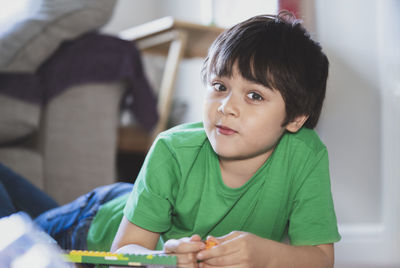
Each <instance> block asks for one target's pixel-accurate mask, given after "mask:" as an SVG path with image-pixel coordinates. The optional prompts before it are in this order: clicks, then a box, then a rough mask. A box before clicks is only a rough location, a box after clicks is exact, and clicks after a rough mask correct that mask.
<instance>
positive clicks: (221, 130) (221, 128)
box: [216, 125, 237, 135]
mask: <svg viewBox="0 0 400 268" xmlns="http://www.w3.org/2000/svg"><path fill="white" fill-rule="evenodd" d="M216 128H217V132H218V133H219V134H222V135H233V134H235V133H237V131H236V130H234V129H231V128H229V127H227V126H223V125H216Z"/></svg>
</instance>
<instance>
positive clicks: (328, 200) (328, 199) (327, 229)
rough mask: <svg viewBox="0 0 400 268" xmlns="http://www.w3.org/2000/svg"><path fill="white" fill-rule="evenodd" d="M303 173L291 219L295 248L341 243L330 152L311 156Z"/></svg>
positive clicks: (291, 237)
mask: <svg viewBox="0 0 400 268" xmlns="http://www.w3.org/2000/svg"><path fill="white" fill-rule="evenodd" d="M310 158H312V159H308V160H309V161H307V164H306V165H305V167H304V169H303V170H302V172H301V176H300V178H299V181H298V183H299V184H298V185H299V186H298V188H297V191H296V193H295V196H294V203H293V207H292V211H291V213H290V216H289V227H288V235H289V239H290V241H291V244H292V245H320V244H329V243H334V242H337V241H339V240H340V235H339V232H338V229H337V220H336V215H335V210H334V205H333V200H332V193H331V184H330V177H329V160H328V153H327V151H326V149H325V150H321V151H320V152H319V153H318V154H316V155H315V156H314V157H310Z"/></svg>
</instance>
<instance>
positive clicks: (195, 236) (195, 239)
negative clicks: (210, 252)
mask: <svg viewBox="0 0 400 268" xmlns="http://www.w3.org/2000/svg"><path fill="white" fill-rule="evenodd" d="M190 241H192V242H193V241H197V242H199V241H201V237H200V236H199V235H198V234H194V235H192V236H191V237H190Z"/></svg>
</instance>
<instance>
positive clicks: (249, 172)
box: [219, 150, 273, 188]
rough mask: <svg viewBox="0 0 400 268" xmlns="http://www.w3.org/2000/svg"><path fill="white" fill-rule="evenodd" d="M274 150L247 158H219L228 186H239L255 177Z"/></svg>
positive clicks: (222, 173) (223, 177) (223, 176)
mask: <svg viewBox="0 0 400 268" xmlns="http://www.w3.org/2000/svg"><path fill="white" fill-rule="evenodd" d="M272 151H273V150H270V151H268V152H267V153H265V154H260V155H257V156H255V157H252V158H247V159H226V158H222V157H220V158H219V166H220V170H221V176H222V180H223V182H224V183H225V185H226V186H228V187H231V188H238V187H240V186H242V185H244V184H245V183H246V182H247V181H248V180H250V179H251V177H253V175H254V174H255V173H256V172H257V170H258V169H259V168H260V167H261V166H262V165H263V164H264V163H265V161H267V159H268V158H269V156H270V155H271V154H272Z"/></svg>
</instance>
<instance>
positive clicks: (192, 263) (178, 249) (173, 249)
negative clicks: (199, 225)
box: [164, 235, 205, 267]
mask: <svg viewBox="0 0 400 268" xmlns="http://www.w3.org/2000/svg"><path fill="white" fill-rule="evenodd" d="M203 249H205V244H204V242H203V241H202V240H201V237H200V236H199V235H193V236H191V237H184V238H181V239H170V240H168V241H167V242H166V243H165V244H164V252H165V253H167V254H171V255H174V256H177V257H178V267H198V264H197V259H196V254H197V253H198V252H199V251H201V250H203Z"/></svg>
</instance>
